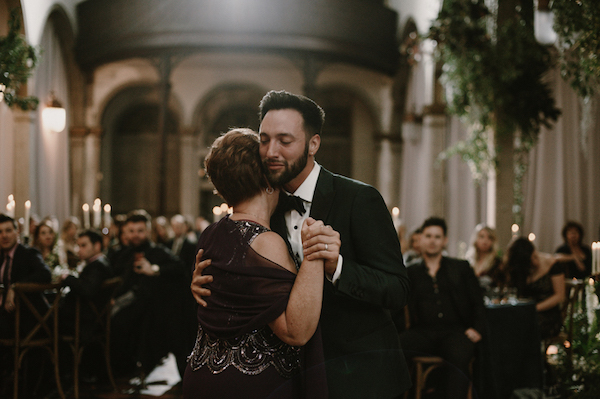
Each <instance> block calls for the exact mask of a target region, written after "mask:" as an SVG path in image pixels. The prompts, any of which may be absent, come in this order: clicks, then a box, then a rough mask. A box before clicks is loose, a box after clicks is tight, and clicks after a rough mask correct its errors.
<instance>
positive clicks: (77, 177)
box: [69, 127, 88, 216]
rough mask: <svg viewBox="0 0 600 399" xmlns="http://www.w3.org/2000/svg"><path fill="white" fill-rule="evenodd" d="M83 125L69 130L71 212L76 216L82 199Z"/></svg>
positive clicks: (85, 132)
mask: <svg viewBox="0 0 600 399" xmlns="http://www.w3.org/2000/svg"><path fill="white" fill-rule="evenodd" d="M87 133H88V130H87V128H85V127H71V128H70V130H69V145H70V150H71V153H70V158H71V159H70V163H71V165H70V169H71V214H72V215H76V216H78V215H79V213H80V212H81V205H82V204H83V203H84V201H83V186H84V181H85V180H84V177H85V168H84V161H85V135H86V134H87Z"/></svg>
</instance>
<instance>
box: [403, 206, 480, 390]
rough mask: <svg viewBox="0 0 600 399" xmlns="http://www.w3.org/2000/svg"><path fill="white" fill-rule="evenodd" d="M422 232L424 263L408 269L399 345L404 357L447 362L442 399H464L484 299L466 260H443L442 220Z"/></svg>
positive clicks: (431, 220)
mask: <svg viewBox="0 0 600 399" xmlns="http://www.w3.org/2000/svg"><path fill="white" fill-rule="evenodd" d="M421 230H422V233H421V234H422V237H421V254H422V259H421V260H420V261H419V262H417V263H416V264H414V265H412V266H410V267H409V268H408V269H407V270H408V276H409V277H410V281H411V283H412V291H411V295H410V299H409V302H408V309H409V315H410V328H409V329H408V330H406V331H404V332H402V333H401V334H400V342H401V343H402V347H403V348H405V349H406V354H407V356H411V357H412V356H422V355H426V356H431V355H433V356H440V357H442V358H443V359H444V360H446V362H447V363H448V364H447V365H446V367H445V368H444V370H443V371H444V372H445V374H444V378H443V379H442V384H441V386H440V388H441V389H440V391H441V392H442V395H441V396H440V397H445V398H449V399H450V398H451V399H459V398H466V397H467V391H468V388H469V377H468V376H469V363H470V362H471V360H472V359H473V356H474V354H475V344H476V343H477V342H479V341H480V340H481V334H482V333H483V331H484V328H485V324H484V313H485V308H484V304H483V295H482V292H481V288H480V287H479V282H478V280H477V277H476V276H475V273H474V272H473V269H472V268H471V266H470V265H469V263H468V262H467V261H466V260H460V259H454V258H449V257H446V256H443V254H442V252H443V250H444V248H445V247H446V244H447V242H448V237H446V230H447V227H446V222H445V221H444V219H441V218H438V217H431V218H429V219H427V220H425V222H424V223H423V226H422V228H421ZM436 397H438V396H436Z"/></svg>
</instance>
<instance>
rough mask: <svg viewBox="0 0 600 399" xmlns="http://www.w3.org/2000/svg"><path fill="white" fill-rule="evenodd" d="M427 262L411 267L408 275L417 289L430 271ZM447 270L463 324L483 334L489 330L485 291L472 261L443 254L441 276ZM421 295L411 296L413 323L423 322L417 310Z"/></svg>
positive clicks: (456, 306)
mask: <svg viewBox="0 0 600 399" xmlns="http://www.w3.org/2000/svg"><path fill="white" fill-rule="evenodd" d="M426 269H427V266H425V264H424V262H423V260H421V261H420V262H419V263H417V264H416V265H414V266H410V267H409V268H408V276H409V277H410V280H411V282H412V283H413V287H414V288H415V292H416V291H417V290H418V288H417V285H419V284H420V281H421V279H422V276H425V275H426V273H427V270H426ZM440 273H443V274H444V275H445V276H446V277H447V279H448V281H449V282H450V285H451V291H450V293H449V294H450V297H451V298H452V304H453V305H454V309H455V310H456V313H457V315H458V317H459V318H460V322H461V324H462V326H463V328H464V329H465V330H466V329H468V328H474V329H475V330H477V332H479V333H480V334H482V335H483V334H484V333H485V306H484V304H483V294H482V292H481V287H480V286H479V281H478V280H477V277H476V276H475V273H474V272H473V269H472V268H471V266H470V265H469V262H467V261H466V260H462V259H454V258H448V257H442V261H441V265H440V269H439V270H438V276H439V274H440ZM417 301H418V298H416V297H411V300H410V301H409V314H410V318H411V326H415V327H417V326H419V325H420V320H419V312H418V310H417V306H416V305H417Z"/></svg>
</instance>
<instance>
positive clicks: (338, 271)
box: [327, 254, 344, 285]
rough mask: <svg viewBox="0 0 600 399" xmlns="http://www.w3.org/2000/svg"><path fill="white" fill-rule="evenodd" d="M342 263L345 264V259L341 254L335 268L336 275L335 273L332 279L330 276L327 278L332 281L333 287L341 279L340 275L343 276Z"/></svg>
mask: <svg viewBox="0 0 600 399" xmlns="http://www.w3.org/2000/svg"><path fill="white" fill-rule="evenodd" d="M342 263H344V258H343V257H342V254H340V255H339V256H338V263H337V266H336V267H335V273H333V277H332V278H331V279H330V278H329V276H327V280H329V281H331V282H332V283H333V285H335V283H337V281H338V280H339V279H340V275H341V274H342Z"/></svg>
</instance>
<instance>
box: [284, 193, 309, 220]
mask: <svg viewBox="0 0 600 399" xmlns="http://www.w3.org/2000/svg"><path fill="white" fill-rule="evenodd" d="M279 202H280V206H281V209H283V212H284V213H285V212H287V211H291V210H292V209H295V210H296V211H297V212H298V213H299V214H300V215H304V212H306V209H304V200H303V199H302V198H300V197H297V196H295V195H286V194H284V195H282V196H280V197H279Z"/></svg>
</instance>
